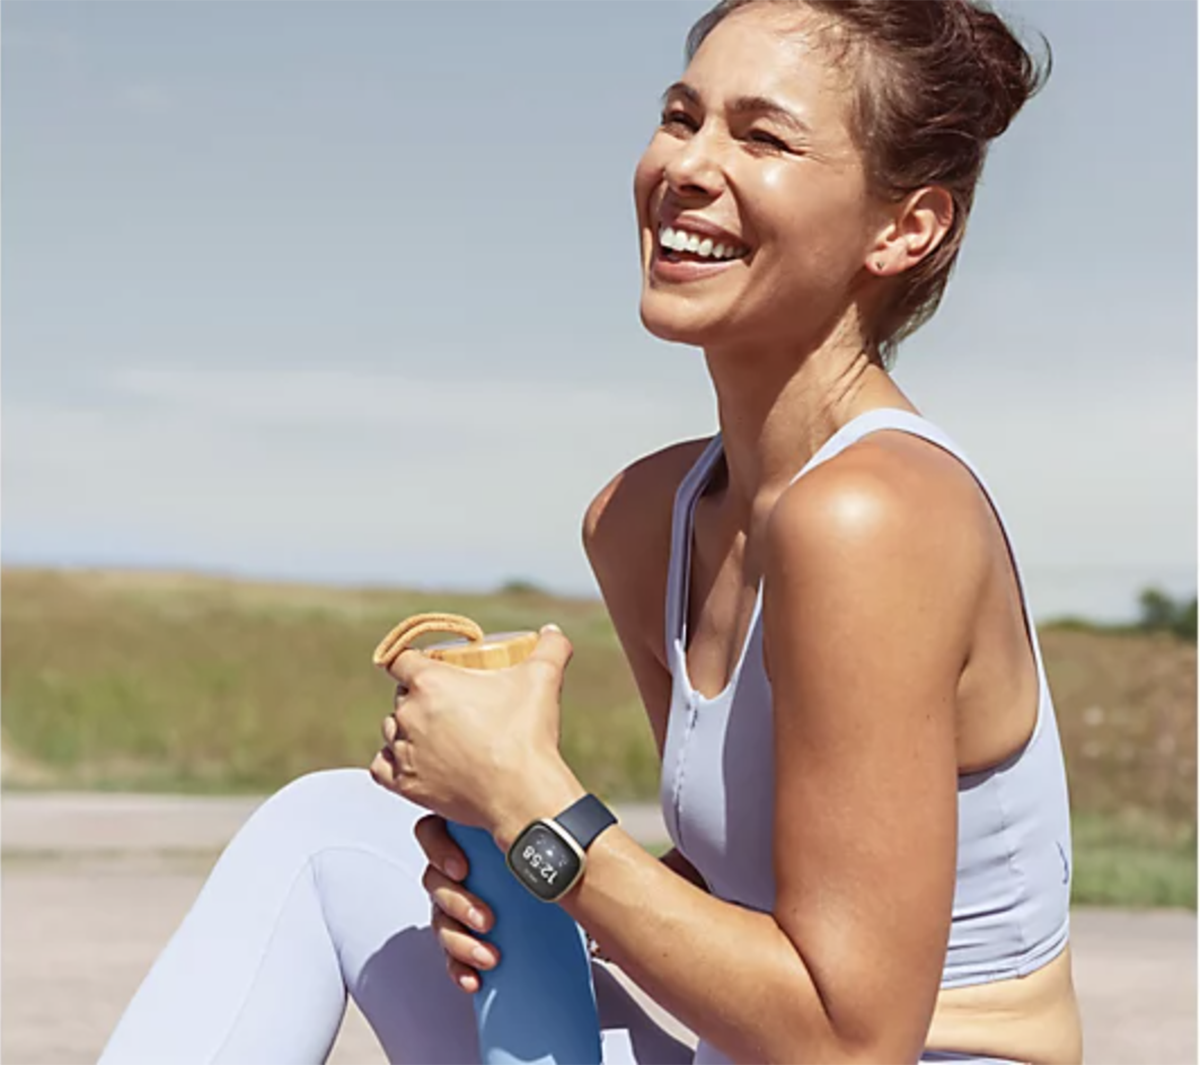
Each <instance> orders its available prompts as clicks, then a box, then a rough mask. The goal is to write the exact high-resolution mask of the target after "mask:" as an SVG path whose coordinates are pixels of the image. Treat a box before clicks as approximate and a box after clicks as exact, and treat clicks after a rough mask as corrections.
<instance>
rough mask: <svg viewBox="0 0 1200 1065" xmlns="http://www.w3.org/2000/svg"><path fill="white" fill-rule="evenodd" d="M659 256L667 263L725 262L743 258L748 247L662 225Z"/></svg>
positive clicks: (659, 238)
mask: <svg viewBox="0 0 1200 1065" xmlns="http://www.w3.org/2000/svg"><path fill="white" fill-rule="evenodd" d="M657 247H658V253H659V256H660V257H661V258H662V259H664V260H665V261H666V262H669V263H687V262H691V263H727V262H733V261H735V260H737V259H744V258H745V257H746V256H747V255H749V254H750V249H749V248H747V247H746V246H745V245H744V244H736V243H734V242H732V241H727V240H714V239H713V238H712V237H708V236H704V235H703V234H700V233H689V232H688V231H687V230H686V229H675V228H672V227H671V226H662V227H660V228H659V231H658V244H657Z"/></svg>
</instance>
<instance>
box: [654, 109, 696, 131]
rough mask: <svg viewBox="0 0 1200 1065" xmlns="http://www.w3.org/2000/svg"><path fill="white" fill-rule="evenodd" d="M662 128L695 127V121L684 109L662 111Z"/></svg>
mask: <svg viewBox="0 0 1200 1065" xmlns="http://www.w3.org/2000/svg"><path fill="white" fill-rule="evenodd" d="M662 126H663V129H695V128H696V123H695V121H694V120H693V119H692V116H691V115H689V114H688V113H687V112H686V111H664V112H663V116H662Z"/></svg>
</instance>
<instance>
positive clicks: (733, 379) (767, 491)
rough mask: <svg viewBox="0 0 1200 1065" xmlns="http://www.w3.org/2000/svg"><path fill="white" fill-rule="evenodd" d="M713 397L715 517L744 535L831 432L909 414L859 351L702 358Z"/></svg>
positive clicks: (882, 373)
mask: <svg viewBox="0 0 1200 1065" xmlns="http://www.w3.org/2000/svg"><path fill="white" fill-rule="evenodd" d="M705 359H706V361H707V363H708V372H709V375H710V376H711V378H712V381H713V386H714V388H715V390H716V394H717V411H718V416H719V420H720V425H721V442H722V445H723V450H724V456H725V465H726V477H727V483H726V485H725V488H726V490H725V491H724V492H723V493H722V496H723V499H722V509H723V510H725V512H726V516H727V519H728V520H729V521H730V522H731V523H732V524H733V526H734V527H740V528H742V529H744V530H745V531H746V532H749V531H750V529H751V528H752V527H753V526H755V525H756V524H757V522H756V521H755V517H756V515H765V513H767V512H769V510H770V509H771V508H772V507H773V506H774V503H775V501H776V500H777V499H778V497H779V495H780V494H781V493H782V492H783V490H784V489H785V488H786V487H787V485H788V483H789V482H790V481H791V479H792V478H793V477H794V476H795V475H796V473H797V471H798V470H799V469H800V468H801V467H802V466H803V465H804V464H805V463H806V462H807V461H808V460H809V459H810V458H812V456H813V455H814V454H816V452H817V451H818V450H819V449H820V447H821V445H822V444H824V443H825V441H827V440H828V439H829V438H830V437H831V436H832V435H833V434H834V433H835V432H837V430H838V429H840V428H841V427H842V426H843V425H845V424H846V423H847V422H849V421H850V420H851V419H853V418H855V417H856V416H858V415H859V414H861V413H863V412H864V411H867V410H872V409H874V408H876V407H885V406H887V407H902V408H905V409H909V410H911V409H913V408H912V405H911V404H910V403H909V402H908V400H907V399H906V398H905V396H904V394H903V393H902V392H901V391H900V389H899V388H898V387H897V386H896V384H895V383H894V382H893V381H892V379H891V378H890V377H889V376H888V374H887V372H886V371H885V370H884V369H883V367H882V366H880V365H879V363H878V362H877V361H875V360H873V359H872V358H870V356H869V355H868V354H867V352H866V351H865V350H864V349H863V348H862V347H861V346H858V347H857V349H855V348H849V349H848V348H846V347H842V348H840V349H839V348H837V347H834V346H831V345H827V346H825V347H822V348H818V349H816V350H814V351H812V352H810V353H808V354H803V353H801V354H799V355H798V354H797V353H796V352H794V351H781V350H779V349H774V350H764V349H759V350H750V349H747V348H739V349H738V350H737V351H736V352H735V351H731V350H722V351H720V352H711V351H706V352H705Z"/></svg>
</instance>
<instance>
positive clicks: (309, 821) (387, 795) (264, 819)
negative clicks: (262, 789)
mask: <svg viewBox="0 0 1200 1065" xmlns="http://www.w3.org/2000/svg"><path fill="white" fill-rule="evenodd" d="M427 812H428V811H426V810H423V809H422V808H420V807H418V806H416V805H415V804H414V803H411V802H409V801H408V800H407V799H404V798H402V797H401V796H399V795H396V794H395V793H394V792H390V791H388V790H386V789H385V788H383V787H381V786H380V785H378V784H376V783H375V781H374V779H373V778H372V777H371V774H370V773H369V772H368V771H367V770H366V769H323V770H318V771H316V772H313V773H306V774H305V775H304V776H301V777H297V778H296V779H295V780H293V781H291V782H290V783H289V784H287V785H285V786H284V787H282V788H280V790H279V791H277V792H275V794H274V795H272V796H271V797H270V798H268V799H267V800H266V802H264V803H263V804H262V806H260V807H259V808H258V809H257V810H256V811H255V812H254V814H253V816H252V817H251V818H250V820H249V821H248V822H247V824H246V827H245V829H244V830H243V831H249V832H252V833H253V834H255V835H258V834H260V833H266V834H269V835H272V836H275V837H280V838H282V839H284V840H290V841H292V842H293V843H300V844H302V845H303V846H304V848H305V849H307V850H309V851H316V850H320V849H323V848H326V847H331V846H353V845H356V844H363V845H370V844H372V843H378V842H381V841H382V842H387V843H394V842H396V841H399V840H400V839H402V838H403V839H409V838H411V837H412V829H413V826H414V825H415V824H416V822H417V820H418V819H419V818H420V817H422V816H423V815H424V814H425V813H427Z"/></svg>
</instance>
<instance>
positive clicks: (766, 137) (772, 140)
mask: <svg viewBox="0 0 1200 1065" xmlns="http://www.w3.org/2000/svg"><path fill="white" fill-rule="evenodd" d="M747 139H748V140H750V141H753V142H754V143H755V144H761V145H764V146H765V147H767V148H774V149H776V150H777V151H781V152H786V151H788V150H789V149H788V146H787V145H786V144H784V142H783V141H781V140H780V139H779V138H778V137H776V136H775V134H773V133H768V132H766V130H761V129H756V130H754V131H753V132H752V133H751V134H750V135H749V137H748V138H747Z"/></svg>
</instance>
